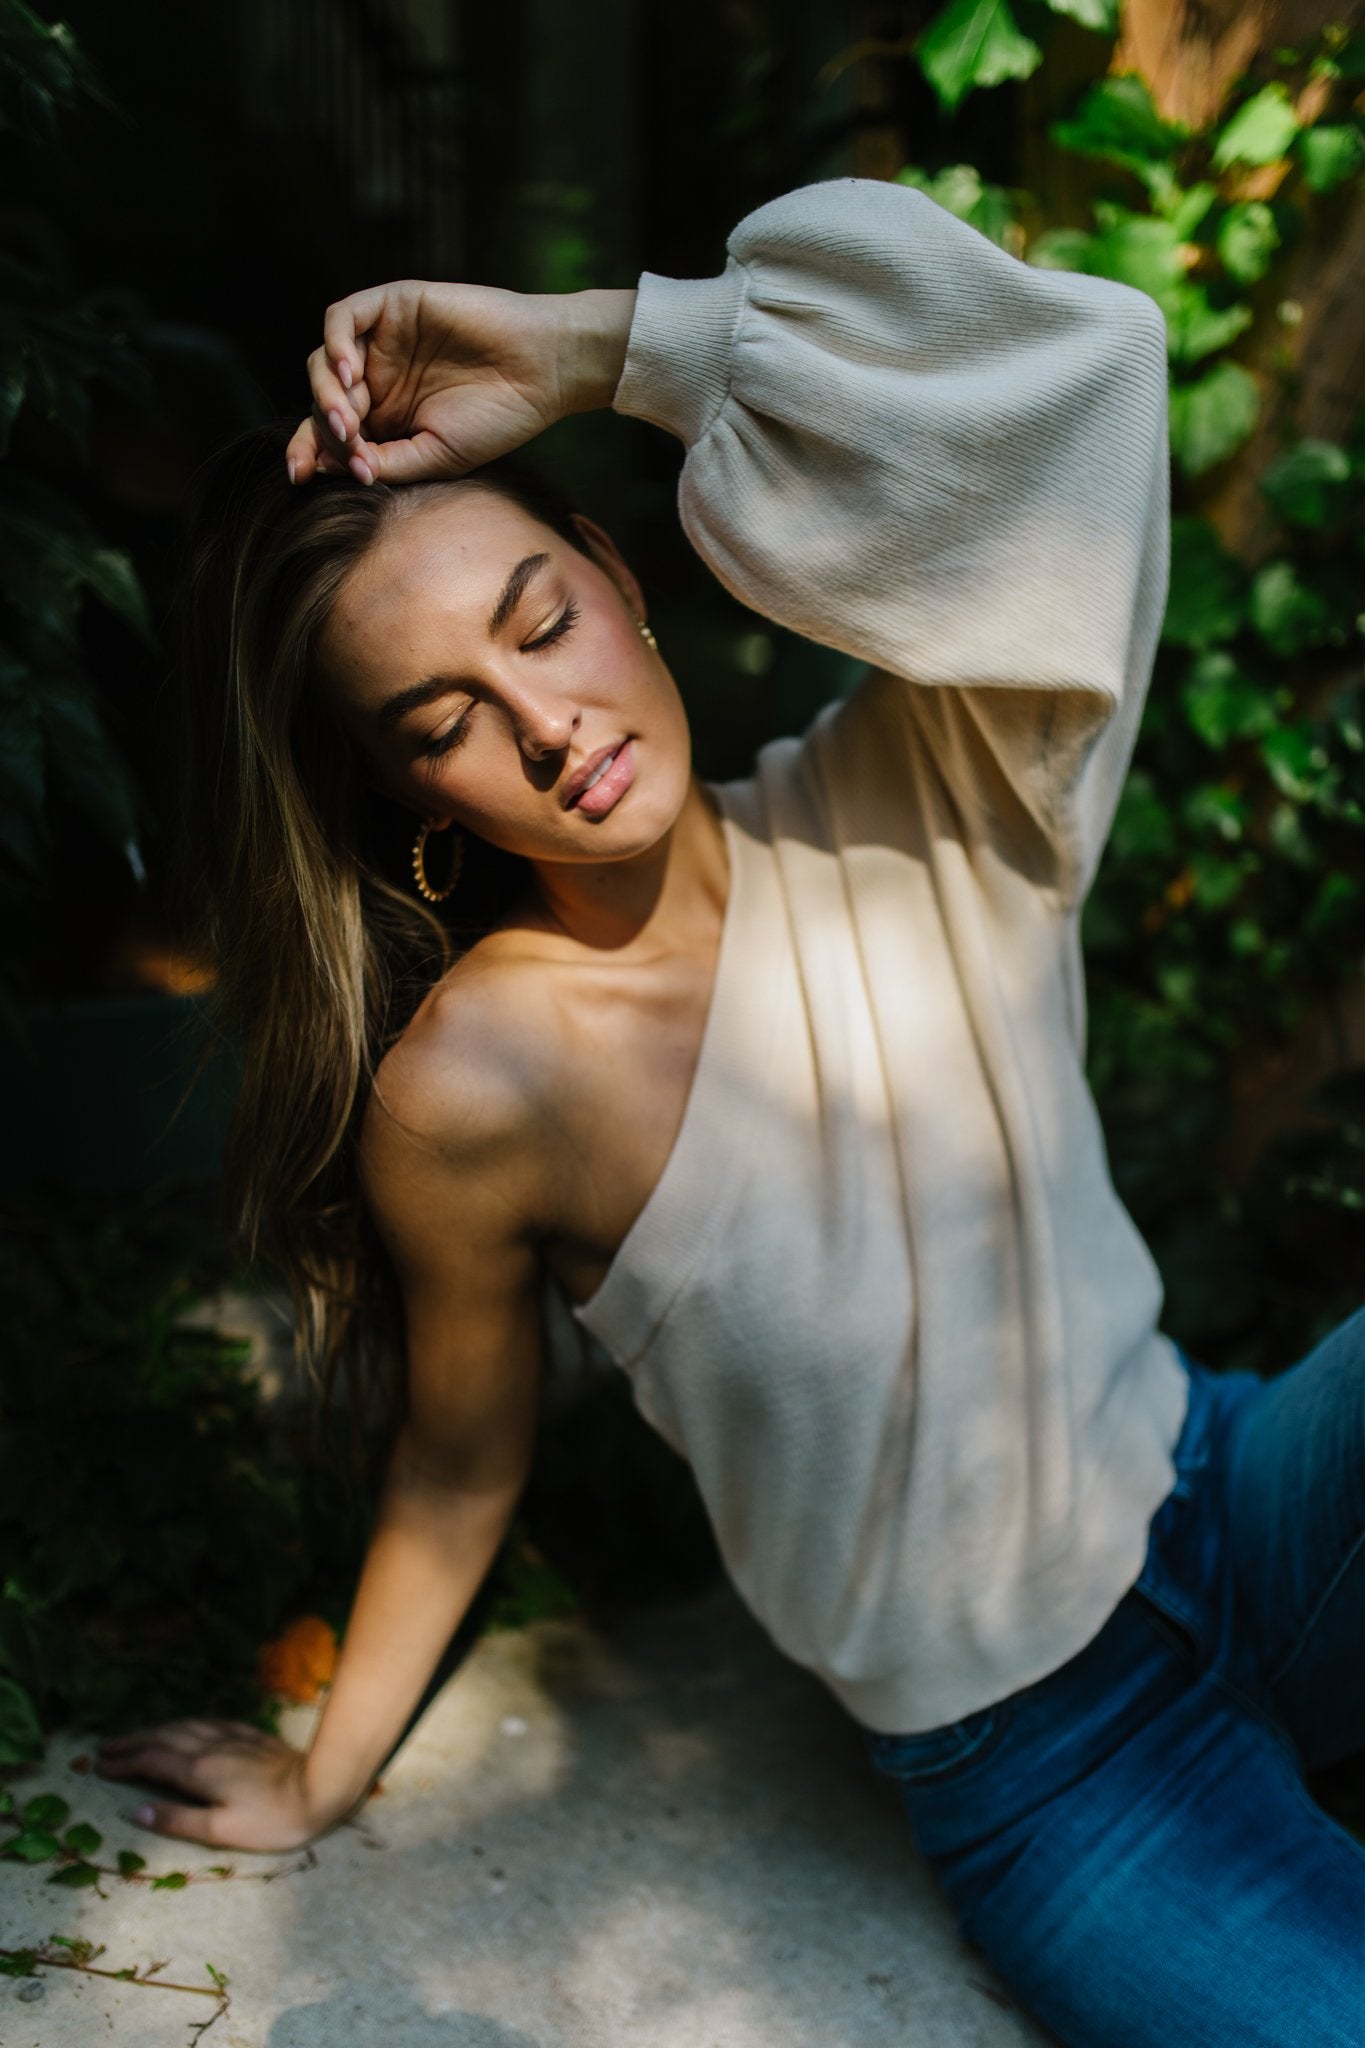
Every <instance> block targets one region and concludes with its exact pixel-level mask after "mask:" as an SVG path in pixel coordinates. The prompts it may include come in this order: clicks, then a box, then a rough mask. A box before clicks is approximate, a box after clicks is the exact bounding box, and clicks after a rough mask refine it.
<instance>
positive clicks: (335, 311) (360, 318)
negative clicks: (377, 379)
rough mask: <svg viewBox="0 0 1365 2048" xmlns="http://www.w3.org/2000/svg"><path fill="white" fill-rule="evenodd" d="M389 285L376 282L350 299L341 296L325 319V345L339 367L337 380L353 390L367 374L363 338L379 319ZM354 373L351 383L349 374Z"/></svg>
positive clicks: (336, 367) (344, 386) (330, 356)
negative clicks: (348, 377) (347, 378)
mask: <svg viewBox="0 0 1365 2048" xmlns="http://www.w3.org/2000/svg"><path fill="white" fill-rule="evenodd" d="M388 289H389V288H388V286H387V285H383V284H380V285H373V286H371V287H370V289H369V290H367V291H363V292H352V294H351V296H350V298H348V299H338V300H337V302H336V304H335V305H334V306H329V307H328V308H327V311H326V313H325V314H324V315H323V319H322V345H323V347H324V349H325V350H326V352H327V355H328V357H329V359H330V361H331V362H332V364H333V365H334V366H335V369H336V374H337V380H338V382H339V383H340V384H341V385H342V387H343V389H346V390H350V389H353V388H354V386H355V385H356V384H358V383H359V382H360V379H361V378H362V377H363V376H364V374H365V344H364V340H363V337H364V336H365V335H366V334H368V333H369V331H370V329H371V328H372V327H373V326H374V324H375V322H376V321H377V320H378V318H379V316H380V314H381V313H382V312H383V310H384V303H385V300H386V299H387V297H388ZM347 371H349V372H350V382H349V383H347V381H346V373H347Z"/></svg>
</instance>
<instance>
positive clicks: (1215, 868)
mask: <svg viewBox="0 0 1365 2048" xmlns="http://www.w3.org/2000/svg"><path fill="white" fill-rule="evenodd" d="M1247 860H1248V856H1247V855H1246V854H1242V855H1240V856H1239V857H1238V858H1237V859H1236V860H1229V859H1228V858H1227V856H1226V855H1225V854H1216V853H1209V852H1208V851H1207V850H1206V849H1205V848H1203V847H1196V848H1195V849H1194V851H1193V852H1192V853H1191V855H1190V878H1191V881H1192V882H1193V884H1194V894H1195V898H1196V900H1197V901H1198V902H1199V904H1200V905H1201V906H1202V907H1203V909H1205V910H1223V909H1225V908H1226V907H1227V905H1228V904H1229V903H1231V901H1232V899H1233V897H1234V896H1236V895H1237V894H1238V892H1239V891H1240V889H1241V887H1242V883H1243V881H1244V880H1245V877H1246V863H1247Z"/></svg>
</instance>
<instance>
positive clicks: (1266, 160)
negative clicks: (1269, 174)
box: [1213, 79, 1299, 171]
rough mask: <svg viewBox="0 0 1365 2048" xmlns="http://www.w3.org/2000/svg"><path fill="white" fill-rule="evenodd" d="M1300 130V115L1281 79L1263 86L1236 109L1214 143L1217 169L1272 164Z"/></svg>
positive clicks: (1214, 159)
mask: <svg viewBox="0 0 1365 2048" xmlns="http://www.w3.org/2000/svg"><path fill="white" fill-rule="evenodd" d="M1298 132H1299V117H1298V115H1297V114H1296V113H1295V112H1294V103H1293V101H1292V100H1291V99H1290V97H1289V93H1288V91H1287V90H1286V88H1285V87H1284V86H1283V85H1282V84H1281V83H1280V81H1279V80H1278V79H1274V80H1272V82H1271V83H1270V84H1269V85H1265V86H1262V88H1261V90H1260V91H1259V92H1258V93H1255V94H1253V96H1252V97H1251V99H1249V100H1248V101H1247V102H1246V104H1245V105H1244V106H1241V107H1239V108H1238V109H1237V112H1236V113H1235V114H1234V115H1233V117H1232V119H1231V120H1230V121H1229V122H1228V123H1227V125H1226V127H1224V129H1223V130H1222V133H1221V134H1220V135H1219V137H1218V140H1217V141H1216V142H1215V144H1214V146H1213V163H1214V168H1215V169H1216V170H1220V171H1224V170H1226V169H1227V167H1228V165H1229V164H1236V163H1242V164H1271V163H1275V162H1276V161H1277V159H1278V158H1280V157H1282V156H1283V155H1284V153H1285V151H1286V150H1287V149H1288V148H1289V145H1290V143H1291V142H1292V141H1293V140H1294V137H1295V136H1296V135H1297V134H1298Z"/></svg>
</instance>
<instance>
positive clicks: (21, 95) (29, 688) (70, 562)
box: [0, 0, 152, 984]
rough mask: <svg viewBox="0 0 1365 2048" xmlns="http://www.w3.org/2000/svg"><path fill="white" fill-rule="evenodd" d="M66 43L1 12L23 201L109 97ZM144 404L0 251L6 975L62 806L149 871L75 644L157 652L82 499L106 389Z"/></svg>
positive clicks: (128, 377) (23, 10) (81, 322)
mask: <svg viewBox="0 0 1365 2048" xmlns="http://www.w3.org/2000/svg"><path fill="white" fill-rule="evenodd" d="M102 97H103V96H102V94H101V93H100V91H99V88H98V85H97V84H96V82H95V80H94V79H93V77H92V75H91V73H90V71H89V69H88V67H87V65H86V64H85V62H84V60H83V58H82V57H81V54H80V52H79V50H78V49H77V47H76V45H75V42H74V40H73V38H72V36H71V32H70V30H69V29H67V28H66V27H65V26H64V25H63V24H62V23H60V22H56V23H50V22H46V21H44V20H41V19H40V18H39V17H38V16H37V15H36V14H34V13H33V12H32V10H31V9H30V8H28V7H27V6H25V5H24V4H23V0H0V151H2V152H3V161H4V164H5V167H6V170H7V173H8V177H7V183H9V184H10V186H11V189H13V190H23V191H27V192H37V191H41V190H42V189H43V188H44V186H45V184H46V183H47V181H48V179H49V178H50V176H51V168H50V167H51V165H52V160H53V153H54V151H55V150H56V148H57V147H58V138H59V128H60V121H61V118H62V117H63V116H66V115H68V114H70V113H71V112H72V111H73V110H75V109H76V108H78V107H79V106H80V105H81V104H82V103H83V102H87V101H90V100H92V99H94V100H102ZM101 384H103V385H108V386H111V387H113V388H114V389H116V390H118V391H121V392H123V393H127V394H132V393H137V392H140V391H142V390H143V389H144V387H145V372H144V371H143V368H142V366H141V365H140V364H139V362H138V361H137V359H136V358H135V357H134V355H133V354H132V352H131V351H130V349H129V348H128V347H127V346H126V345H125V343H124V342H123V341H122V340H121V338H120V337H119V336H118V335H117V334H113V333H111V332H110V331H109V329H108V327H107V325H106V324H105V323H104V322H103V321H101V320H100V319H99V318H98V317H97V316H96V314H95V312H94V311H93V309H92V308H91V306H90V305H89V303H88V302H85V301H83V300H82V299H81V298H79V297H78V296H73V295H72V293H71V292H70V291H69V290H68V289H67V288H66V287H65V286H64V285H63V284H62V283H61V282H60V281H59V279H58V277H57V275H56V274H55V272H54V270H53V269H52V268H51V267H45V266H44V265H43V264H42V263H41V262H39V261H36V260H34V259H33V258H32V257H31V256H27V255H26V256H20V255H16V254H15V253H13V252H12V251H5V252H0V919H2V920H3V923H4V925H5V927H7V942H6V945H5V948H4V951H5V955H6V956H7V957H6V958H5V961H4V973H5V975H6V977H7V979H8V980H9V981H10V983H11V984H13V983H15V982H16V981H17V980H19V979H20V978H21V970H20V966H19V955H20V953H21V952H22V934H23V932H24V931H25V930H26V929H28V927H29V925H30V924H31V921H32V919H33V917H34V915H35V912H36V910H37V909H38V908H39V907H40V906H41V904H42V902H43V901H44V900H45V898H46V896H47V894H48V892H49V877H50V873H51V865H52V855H53V849H54V845H55V843H56V840H57V837H58V835H59V832H60V815H61V807H62V806H63V805H70V806H72V807H74V809H75V810H76V811H77V812H79V813H80V814H81V815H82V816H83V817H84V818H86V819H87V820H88V821H89V822H90V823H91V824H92V825H93V826H94V827H95V829H96V830H97V831H98V832H99V833H101V834H102V836H103V837H104V838H105V839H106V840H107V841H109V842H110V843H111V844H112V845H113V846H114V847H116V848H117V849H118V850H119V852H120V853H121V855H122V856H123V858H125V859H126V860H127V861H128V862H129V863H130V864H131V865H132V867H133V869H134V872H135V873H137V874H139V875H140V874H141V871H142V856H141V851H140V846H139V840H140V834H141V818H140V807H139V800H138V796H137V792H136V790H135V788H134V785H133V780H132V776H131V774H130V772H129V770H128V767H127V765H126V764H125V762H124V761H123V759H122V757H121V756H120V754H119V751H118V748H117V746H116V744H115V743H114V740H113V738H112V736H111V734H110V731H109V728H108V723H107V720H106V718H105V716H104V712H103V710H102V706H101V700H100V695H99V691H98V688H97V686H96V683H95V680H94V678H93V677H92V676H91V675H90V673H89V671H88V668H87V665H86V661H85V657H84V653H83V649H82V641H81V619H82V613H83V610H84V606H85V604H86V601H87V599H88V598H89V597H94V598H96V599H97V600H98V601H99V602H100V603H102V604H104V605H106V606H108V607H109V609H110V610H112V611H113V612H115V613H116V614H117V615H118V616H119V618H121V619H122V620H123V621H124V623H125V624H126V625H127V626H128V627H129V628H130V629H131V630H132V631H133V632H134V633H135V634H137V635H139V636H140V637H141V638H142V639H143V640H144V641H145V642H147V643H148V644H150V642H151V637H152V629H151V623H150V620H149V618H148V613H147V607H146V604H145V601H144V598H143V594H142V590H141V588H140V586H139V584H138V581H137V578H136V576H135V574H134V571H133V568H132V564H131V563H130V561H129V560H128V557H127V556H126V555H125V554H123V553H121V552H120V551H119V550H118V549H115V548H110V547H107V546H106V545H104V543H103V542H102V541H101V539H100V537H99V535H98V533H97V532H96V531H95V529H94V527H93V526H92V524H91V522H90V520H89V519H88V518H87V516H86V514H85V513H84V512H83V511H82V509H81V507H80V505H79V504H78V503H77V502H76V500H75V498H74V497H73V496H72V493H71V490H70V487H69V483H68V481H67V475H68V472H69V471H70V470H71V469H72V468H73V467H74V468H77V469H78V468H79V466H80V465H81V464H82V463H84V462H85V461H86V460H87V459H88V455H89V436H90V424H91V410H92V401H93V394H94V392H95V390H96V389H97V387H98V386H99V385H101Z"/></svg>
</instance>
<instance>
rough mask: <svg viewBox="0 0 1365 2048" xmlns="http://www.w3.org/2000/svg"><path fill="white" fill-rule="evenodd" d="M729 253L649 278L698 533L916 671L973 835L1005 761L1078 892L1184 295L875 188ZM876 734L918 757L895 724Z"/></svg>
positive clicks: (1141, 575) (1146, 616) (1161, 550)
mask: <svg viewBox="0 0 1365 2048" xmlns="http://www.w3.org/2000/svg"><path fill="white" fill-rule="evenodd" d="M727 252H728V254H727V261H726V265H725V268H724V270H723V271H722V272H721V273H720V275H718V276H716V277H712V278H705V279H701V280H687V279H673V278H665V277H656V276H653V275H651V274H650V273H648V272H646V273H645V275H644V276H643V277H642V278H641V279H640V283H639V291H638V301H637V306H636V312H635V318H634V321H633V324H632V327H631V335H630V346H629V350H628V353H627V358H626V363H625V367H624V373H623V375H622V377H621V380H620V383H619V385H618V387H617V390H616V394H615V398H614V404H615V406H616V408H617V410H618V411H622V412H627V413H634V414H638V415H640V416H641V417H643V418H646V419H650V420H653V421H655V422H656V423H657V424H658V425H660V426H664V427H667V428H668V429H670V430H671V431H672V432H673V433H675V434H677V435H679V436H680V438H681V439H682V440H683V441H684V443H685V444H686V447H687V457H686V460H685V462H684V465H683V471H682V478H681V483H680V487H679V509H680V512H681V517H682V521H683V525H684V527H685V528H686V531H687V533H688V536H689V538H690V539H691V540H692V542H693V544H694V546H695V547H696V548H697V550H698V552H699V553H700V554H701V555H702V556H703V558H704V559H705V560H706V562H707V563H708V564H709V566H710V567H711V569H712V570H713V571H714V572H715V574H716V575H717V576H718V577H719V579H720V580H721V582H722V583H724V584H725V585H726V586H727V588H728V589H730V590H731V591H733V592H734V594H735V595H736V596H738V597H740V598H741V599H743V600H744V602H745V603H747V604H750V605H752V606H754V607H755V608H756V609H757V610H759V611H761V612H763V613H765V614H766V615H767V616H768V617H769V618H772V619H775V620H777V621H778V622H780V623H781V624H782V625H784V626H787V627H789V628H791V629H792V630H793V631H794V632H797V633H801V634H804V635H805V636H807V637H808V638H810V639H814V640H818V641H822V642H825V643H826V644H828V645H830V646H834V647H837V648H840V649H842V650H843V651H844V652H846V653H849V654H852V655H854V656H857V657H859V658H861V659H862V660H864V661H866V662H867V663H868V664H869V665H870V666H871V667H872V668H874V669H877V670H881V671H885V672H886V673H887V674H888V675H890V676H893V677H896V678H899V679H901V680H902V682H904V683H905V684H906V685H907V686H908V687H907V688H906V689H905V690H904V691H903V692H902V693H901V699H902V712H903V715H904V717H905V718H906V719H908V720H909V721H910V722H911V723H912V725H913V727H914V739H915V743H916V744H919V745H921V746H922V747H923V748H924V749H926V750H927V751H928V752H930V753H931V754H932V756H933V758H934V759H935V760H936V762H937V763H938V766H939V769H940V772H941V773H942V774H943V776H944V778H945V780H948V781H950V782H951V783H952V784H953V786H954V793H955V796H956V797H957V798H958V799H959V800H960V802H961V804H962V808H963V812H964V816H965V818H966V820H967V826H966V829H968V830H971V829H973V828H974V827H977V828H979V829H980V830H982V831H986V830H990V829H994V828H995V827H996V825H997V823H998V821H996V820H993V819H991V818H990V817H988V816H987V815H986V813H985V811H984V809H983V808H982V791H983V789H984V788H985V786H986V784H987V783H988V782H989V781H990V780H991V779H992V778H993V779H994V781H995V782H996V783H997V785H998V784H999V781H1000V771H1003V774H1004V779H1005V782H1006V783H1007V784H1008V785H1009V786H1010V788H1011V789H1012V791H1013V796H1014V797H1017V798H1019V799H1021V800H1022V802H1023V803H1024V805H1025V806H1026V808H1027V809H1028V811H1029V813H1030V814H1031V818H1032V830H1033V833H1034V836H1035V837H1036V833H1037V831H1039V830H1041V832H1042V833H1043V834H1044V835H1045V837H1046V839H1047V841H1048V842H1049V844H1050V847H1051V858H1052V862H1053V867H1054V872H1055V881H1056V885H1057V888H1058V891H1059V893H1060V894H1061V895H1063V896H1064V897H1066V898H1067V899H1069V900H1073V901H1074V900H1075V899H1076V898H1077V897H1078V896H1079V895H1080V894H1081V893H1083V890H1084V888H1085V886H1086V884H1087V883H1088V880H1089V878H1090V876H1091V874H1092V872H1093V868H1094V866H1095V864H1096V861H1097V858H1098V854H1099V851H1100V848H1101V844H1102V841H1103V838H1104V836H1105V833H1106V831H1107V828H1108V824H1109V821H1110V818H1111V815H1112V810H1113V805H1114V802H1115V801H1116V798H1117V794H1118V789H1119V785H1120V783H1121V781H1122V778H1123V774H1124V772H1125V770H1126V766H1127V761H1128V757H1129V754H1130V752H1131V748H1132V743H1133V740H1134V739H1135V737H1136V732H1137V726H1138V721H1139V718H1140V715H1141V708H1142V700H1143V696H1144V693H1145V690H1146V687H1147V683H1148V679H1149V675H1150V669H1151V662H1152V657H1153V654H1154V652H1155V647H1156V642H1157V636H1158V633H1159V630H1160V624H1161V618H1162V613H1163V609H1164V605H1165V593H1166V576H1167V554H1168V457H1167V441H1166V368H1165V364H1166V351H1165V327H1164V322H1163V320H1162V316H1161V313H1160V311H1159V310H1158V308H1157V307H1156V305H1155V304H1154V302H1153V301H1152V300H1151V299H1149V298H1147V297H1146V296H1145V295H1144V294H1143V293H1140V292H1137V291H1134V290H1132V289H1130V288H1129V287H1128V286H1126V285H1120V284H1114V283H1111V282H1109V281H1108V280H1105V279H1100V278H1094V277H1082V276H1073V275H1070V274H1066V273H1063V272H1059V271H1051V270H1042V269H1036V268H1031V267H1030V266H1028V265H1027V264H1025V263H1022V262H1020V261H1019V260H1018V259H1016V258H1014V257H1012V256H1008V255H1006V254H1005V253H1004V252H1003V251H1002V250H1000V249H998V248H997V247H996V246H995V244H994V243H992V242H990V241H989V240H987V238H986V237H985V236H983V235H981V234H979V233H977V231H976V230H975V229H973V228H970V227H968V226H966V225H965V224H964V223H963V222H962V221H960V220H957V219H956V218H955V217H954V216H953V215H952V214H950V213H947V212H946V211H945V210H944V209H943V208H942V207H940V206H937V205H936V204H935V203H934V202H933V201H932V200H930V199H928V198H926V197H925V195H924V194H923V193H920V192H916V191H913V190H910V189H909V188H907V187H904V186H898V185H888V184H880V183H874V182H871V181H868V180H861V179H840V180H833V181H831V182H829V183H826V184H820V185H813V186H807V187H805V188H804V189H802V190H800V191H796V192H791V193H788V194H786V195H785V196H784V197H783V198H781V199H776V200H774V201H772V202H771V204H769V205H767V206H763V207H760V208H759V209H758V210H757V211H756V212H755V213H752V214H750V215H749V216H748V217H747V218H746V219H745V220H743V221H741V222H740V224H739V226H738V227H737V228H736V229H735V231H734V232H733V234H732V235H731V236H730V238H729V242H728V244H727ZM876 752H877V753H878V754H879V755H880V756H881V758H883V759H884V760H885V761H886V764H887V765H886V768H885V770H884V772H885V773H890V772H892V768H893V765H894V761H895V759H896V758H897V750H896V749H895V748H894V747H890V748H888V746H887V733H886V731H885V730H881V731H879V733H878V745H877V748H876ZM991 757H994V758H993V759H992V758H991ZM1011 801H1013V798H1012V799H1011Z"/></svg>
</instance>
